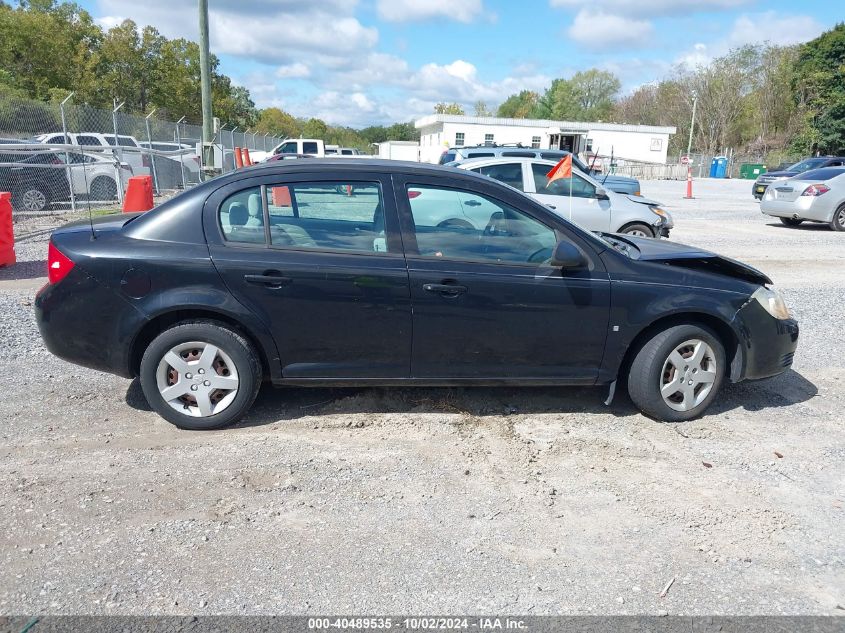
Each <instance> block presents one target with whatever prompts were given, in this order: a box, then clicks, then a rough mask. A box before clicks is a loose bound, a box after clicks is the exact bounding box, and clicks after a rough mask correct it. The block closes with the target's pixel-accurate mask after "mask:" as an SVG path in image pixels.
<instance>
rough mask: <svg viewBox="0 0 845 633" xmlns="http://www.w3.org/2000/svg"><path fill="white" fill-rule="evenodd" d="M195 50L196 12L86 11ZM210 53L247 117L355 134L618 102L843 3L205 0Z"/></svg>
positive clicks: (840, 9)
mask: <svg viewBox="0 0 845 633" xmlns="http://www.w3.org/2000/svg"><path fill="white" fill-rule="evenodd" d="M79 4H81V5H82V6H84V7H85V8H86V9H88V10H89V11H90V12H91V14H92V15H93V16H94V17H95V19H96V20H97V21H98V22H99V23H100V24H101V25H102V26H103V27H106V28H108V27H111V26H114V25H115V24H118V23H120V22H121V21H122V20H123V19H126V18H131V19H132V20H134V21H135V22H137V23H138V24H139V25H142V26H143V25H148V24H149V25H152V26H154V27H156V28H157V29H158V30H159V31H160V32H161V33H162V34H164V35H166V36H168V37H187V38H191V39H196V38H197V33H198V27H197V22H198V17H197V0H82V1H81V2H79ZM209 10H210V17H209V23H210V31H211V50H212V52H213V53H214V54H216V55H217V56H218V57H219V58H220V60H221V70H222V72H224V73H226V74H227V75H229V76H230V77H231V78H232V79H233V81H235V83H237V84H239V85H243V86H245V87H247V88H248V89H249V91H250V93H251V95H252V98H253V100H254V101H255V102H256V105H257V106H258V107H261V108H265V107H269V106H276V107H279V108H282V109H283V110H285V111H288V112H290V113H291V114H293V115H295V116H299V117H305V118H310V117H317V118H320V119H323V120H324V121H326V122H327V123H330V124H332V125H349V126H352V127H364V126H367V125H376V124H385V123H392V122H396V121H408V120H411V119H414V118H418V117H420V116H423V115H426V114H430V113H431V112H432V111H433V106H434V104H435V103H437V102H439V101H446V102H452V101H457V102H458V103H461V104H463V105H464V106H465V108H466V109H467V111H468V112H472V106H473V104H474V103H475V102H476V101H478V100H482V101H484V102H486V104H487V105H488V107H491V108H495V106H496V105H498V104H499V103H501V102H502V101H503V100H504V99H506V98H507V97H508V96H509V95H511V94H513V93H515V92H519V91H520V90H523V89H529V90H536V91H540V92H542V90H544V89H545V88H546V87H548V85H549V84H550V83H551V81H552V79H554V78H556V77H564V78H568V77H571V76H572V75H573V74H574V73H575V72H577V71H578V70H586V69H588V68H593V67H595V68H600V69H604V70H609V71H612V72H614V73H615V74H616V75H617V76H618V77H619V78H620V80H621V81H622V90H623V93H626V92H630V91H632V90H634V89H636V87H637V86H640V85H642V84H644V83H648V82H651V81H656V80H659V79H661V78H663V77H666V76H667V75H669V74H670V73H671V72H672V69H673V67H675V66H676V65H677V64H679V63H687V64H690V65H693V66H694V65H698V64H707V63H710V61H711V60H712V59H713V58H715V57H718V56H720V55H723V54H725V53H727V52H728V51H729V50H730V49H731V48H734V47H737V46H741V45H743V44H749V43H756V42H763V41H770V42H772V43H775V44H782V45H785V44H795V43H798V42H804V41H807V40H810V39H813V38H814V37H816V36H818V35H819V34H820V33H822V32H823V31H825V30H827V29H829V28H831V27H833V26H834V25H835V24H836V22H841V21H845V0H802V1H801V2H795V1H794V0H209Z"/></svg>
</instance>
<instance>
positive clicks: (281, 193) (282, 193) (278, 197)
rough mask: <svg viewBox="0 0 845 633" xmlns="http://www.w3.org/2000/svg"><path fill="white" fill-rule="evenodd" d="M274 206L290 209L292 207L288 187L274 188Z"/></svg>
mask: <svg viewBox="0 0 845 633" xmlns="http://www.w3.org/2000/svg"><path fill="white" fill-rule="evenodd" d="M272 191H273V206H274V207H289V206H292V205H291V199H290V189H288V188H287V187H273V189H272Z"/></svg>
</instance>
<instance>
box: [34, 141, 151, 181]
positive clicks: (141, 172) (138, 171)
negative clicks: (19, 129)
mask: <svg viewBox="0 0 845 633" xmlns="http://www.w3.org/2000/svg"><path fill="white" fill-rule="evenodd" d="M33 140H34V141H35V142H37V143H45V144H47V145H82V146H84V147H85V150H86V151H89V150H91V149H92V148H95V147H100V148H108V149H109V154H112V155H114V156H116V157H118V158H119V159H120V160H121V161H122V162H124V163H127V164H128V165H129V166H130V167H131V168H132V173H133V174H134V175H136V176H145V175H147V174H149V173H150V167H151V166H152V161H151V160H150V156H149V155H148V154H144V153H142V152H139V151H133V150H131V149H129V148H133V147H134V148H135V149H140V147H141V144H140V143H138V139H136V138H135V137H134V136H127V135H125V134H118V135H117V137H115V135H114V134H102V133H100V132H80V133H78V134H77V133H75V132H69V133H68V135H67V141H66V140H65V136H64V135H63V134H61V133H58V134H56V133H53V134H40V135H39V136H36V137H35V138H34V139H33ZM118 147H119V148H124V150H123V151H121V150H120V149H112V148H118Z"/></svg>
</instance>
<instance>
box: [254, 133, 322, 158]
mask: <svg viewBox="0 0 845 633" xmlns="http://www.w3.org/2000/svg"><path fill="white" fill-rule="evenodd" d="M249 154H250V157H251V158H252V161H253V162H255V163H260V162H264V161H265V160H267V158H269V157H270V156H273V155H275V154H308V155H309V156H315V157H319V158H323V157H324V156H326V154H327V152H326V144H325V143H324V142H323V141H322V140H321V139H318V138H290V139H285V140H284V141H282V142H281V143H279V144H278V145H276V147H274V148H273V149H272V150H270V151H269V152H261V151H258V150H249Z"/></svg>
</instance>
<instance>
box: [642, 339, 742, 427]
mask: <svg viewBox="0 0 845 633" xmlns="http://www.w3.org/2000/svg"><path fill="white" fill-rule="evenodd" d="M699 343H701V344H704V347H699V346H698V344H699ZM679 350H681V351H679ZM676 352H678V355H677V356H676V359H677V360H676V361H675V362H674V363H673V361H672V357H673V356H675V353H676ZM688 353H689V354H690V355H689V356H687V354H688ZM699 353H700V354H701V358H700V359H699V360H698V361H697V362H696V361H695V360H694V358H695V357H696V356H698V355H699ZM684 368H686V370H685V369H684ZM693 370H695V371H693ZM725 370H726V362H725V348H724V347H723V345H722V343H721V341H720V340H719V337H718V336H716V335H715V334H714V333H713V332H712V331H710V330H709V329H707V328H705V327H701V326H698V325H677V326H674V327H670V328H669V329H667V330H664V331H663V332H660V333H658V334H656V335H655V336H654V337H652V338H651V340H649V341H648V342H646V344H645V345H643V347H642V348H640V350H639V351H638V352H637V355H636V356H635V357H634V361H633V363H631V368H630V371H629V372H628V394H629V395H630V396H631V400H633V402H634V404H635V405H636V406H637V408H638V409H639V410H640V411H642V412H643V413H644V414H645V415H647V416H649V417H650V418H653V419H655V420H659V421H663V422H683V421H685V420H692V419H693V418H697V417H698V416H700V415H702V414H703V413H704V412H705V411H706V410H707V407H709V406H710V404H711V403H712V402H713V400H714V398H715V397H716V394H717V393H718V392H719V388H720V387H721V386H722V380H723V379H724V376H725ZM678 372H684V373H682V374H679V373H678ZM681 375H682V376H683V377H684V379H683V380H680V377H681ZM701 377H705V380H703V381H701V380H698V379H699V378H701ZM707 378H712V381H711V380H707ZM690 381H695V382H693V384H692V385H689V382H690ZM672 387H677V389H675V390H674V391H673V390H672ZM688 387H691V388H688ZM662 389H665V391H666V393H665V394H664V393H662Z"/></svg>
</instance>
